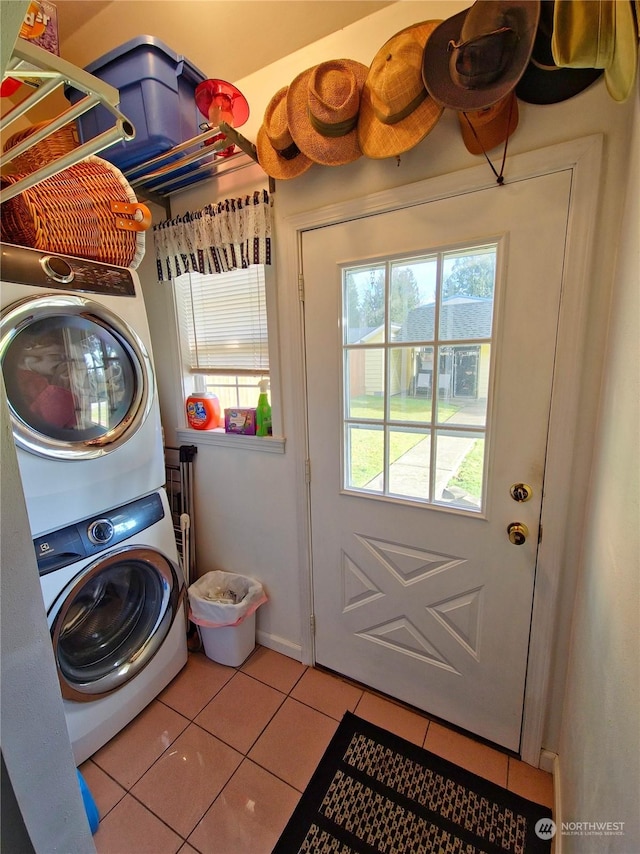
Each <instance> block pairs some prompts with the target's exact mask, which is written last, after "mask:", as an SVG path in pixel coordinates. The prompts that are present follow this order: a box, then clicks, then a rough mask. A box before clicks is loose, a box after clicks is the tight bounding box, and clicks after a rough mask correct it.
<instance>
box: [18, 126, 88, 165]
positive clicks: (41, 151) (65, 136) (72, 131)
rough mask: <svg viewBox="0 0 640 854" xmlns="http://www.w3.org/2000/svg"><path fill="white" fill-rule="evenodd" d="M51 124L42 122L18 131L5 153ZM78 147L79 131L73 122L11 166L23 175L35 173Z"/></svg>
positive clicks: (44, 140) (30, 149)
mask: <svg viewBox="0 0 640 854" xmlns="http://www.w3.org/2000/svg"><path fill="white" fill-rule="evenodd" d="M49 124H51V122H40V124H37V125H31V127H28V128H25V129H24V130H21V131H18V133H14V134H13V136H12V137H10V138H9V139H8V140H7V142H6V143H5V145H4V151H5V152H8V151H9V150H10V149H11V148H14V147H15V146H16V145H18V143H19V142H22V141H23V140H25V139H27V137H29V136H31V135H32V134H34V133H35V132H36V131H38V130H40V129H41V128H43V127H46V126H47V125H49ZM78 145H79V140H78V131H77V129H76V126H75V124H74V123H73V122H71V123H70V124H66V125H64V127H61V128H60V129H59V130H56V131H54V132H53V133H52V134H50V135H49V136H47V137H45V139H43V140H42V141H41V142H38V143H36V145H34V146H33V147H32V148H29V149H27V151H25V152H24V153H23V154H21V155H20V156H19V157H16V158H15V160H12V161H11V164H10V165H11V167H12V171H15V172H21V173H24V172H35V170H36V169H39V168H40V166H42V165H44V164H45V163H50V162H51V161H52V160H56V159H57V158H58V157H61V156H62V155H63V154H68V153H69V152H70V151H73V150H74V148H77V147H78Z"/></svg>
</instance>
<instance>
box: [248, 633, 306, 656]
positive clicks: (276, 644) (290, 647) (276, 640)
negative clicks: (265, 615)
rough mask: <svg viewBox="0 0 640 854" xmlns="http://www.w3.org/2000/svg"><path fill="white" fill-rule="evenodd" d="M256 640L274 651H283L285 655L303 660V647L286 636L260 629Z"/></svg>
mask: <svg viewBox="0 0 640 854" xmlns="http://www.w3.org/2000/svg"><path fill="white" fill-rule="evenodd" d="M256 640H257V642H258V643H259V644H260V646H264V647H266V648H267V649H272V650H273V651H274V652H281V653H282V654H283V655H286V656H288V657H289V658H293V659H295V660H296V661H302V647H301V646H300V644H296V643H291V641H289V640H287V639H286V638H281V637H278V636H277V635H272V634H270V633H269V632H263V631H260V629H258V631H257V632H256Z"/></svg>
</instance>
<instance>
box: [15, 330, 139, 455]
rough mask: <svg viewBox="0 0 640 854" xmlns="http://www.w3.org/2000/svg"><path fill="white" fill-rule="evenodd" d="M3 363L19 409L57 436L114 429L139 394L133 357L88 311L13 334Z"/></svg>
mask: <svg viewBox="0 0 640 854" xmlns="http://www.w3.org/2000/svg"><path fill="white" fill-rule="evenodd" d="M3 367H4V374H5V383H6V385H7V394H8V397H9V399H10V401H11V404H12V408H13V410H14V412H15V413H16V415H17V416H18V417H19V418H20V419H21V420H22V421H23V422H24V423H25V424H27V425H29V426H31V427H32V428H33V429H34V430H36V431H38V432H39V433H42V434H45V435H48V436H49V437H51V438H53V439H59V440H65V441H72V442H73V441H84V440H86V439H93V438H96V437H97V436H101V435H103V434H105V433H106V432H107V431H109V430H113V428H114V427H117V425H118V424H119V423H120V422H121V421H122V419H123V418H124V417H125V416H126V414H127V413H128V412H129V410H130V408H131V406H132V404H133V403H134V401H135V398H136V396H137V394H136V392H137V389H136V373H135V371H134V369H133V365H132V362H131V357H130V356H129V354H128V353H127V351H126V350H125V349H124V347H123V346H122V344H121V343H120V342H119V341H118V339H117V338H116V337H115V335H114V334H113V333H112V332H111V331H109V330H108V329H104V328H102V327H100V326H97V325H96V323H95V322H94V321H91V320H89V319H87V318H86V317H77V316H73V315H70V316H62V317H46V318H43V319H40V320H36V321H34V322H33V323H31V324H30V325H29V326H27V327H26V328H24V329H21V330H20V331H19V332H18V333H17V334H16V335H15V337H14V338H13V339H12V341H11V342H10V345H9V346H8V347H7V350H6V353H5V355H4V363H3Z"/></svg>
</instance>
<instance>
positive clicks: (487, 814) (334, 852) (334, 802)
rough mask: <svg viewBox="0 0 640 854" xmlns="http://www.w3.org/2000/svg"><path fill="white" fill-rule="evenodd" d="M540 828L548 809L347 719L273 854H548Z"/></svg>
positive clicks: (352, 717) (365, 723)
mask: <svg viewBox="0 0 640 854" xmlns="http://www.w3.org/2000/svg"><path fill="white" fill-rule="evenodd" d="M541 819H542V820H543V821H542V828H541V832H542V834H543V835H545V834H544V831H545V830H546V829H547V828H548V824H547V821H548V820H549V819H551V810H550V809H549V808H548V807H544V806H541V805H540V804H536V803H533V801H529V800H526V799H525V798H522V797H520V796H519V795H516V794H514V793H513V792H509V791H507V790H506V789H503V788H502V787H501V786H497V785H495V784H494V783H491V782H489V781H488V780H484V779H483V778H482V777H478V776H477V775H476V774H472V773H470V772H469V771H466V770H465V769H464V768H460V767H459V766H458V765H454V764H453V763H452V762H447V761H446V760H445V759H441V758H440V757H439V756H436V755H435V754H433V753H430V752H429V751H427V750H423V749H422V748H420V747H416V745H415V744H412V743H411V742H410V741H406V740H405V739H404V738H399V737H398V736H396V735H394V734H393V733H390V732H387V730H384V729H381V728H380V727H377V726H374V725H373V724H370V723H369V722H368V721H364V720H362V719H360V718H358V717H356V716H355V715H353V714H351V713H350V712H346V713H345V716H344V718H343V719H342V722H341V723H340V725H339V727H338V729H337V730H336V733H335V735H334V737H333V739H332V740H331V743H330V744H329V747H328V748H327V750H326V752H325V754H324V756H323V757H322V759H321V760H320V764H319V765H318V767H317V768H316V770H315V772H314V774H313V777H312V778H311V780H310V781H309V785H308V786H307V788H306V790H305V792H304V794H303V795H302V798H301V799H300V801H299V803H298V806H297V807H296V809H295V811H294V813H293V815H292V816H291V819H290V820H289V823H288V824H287V826H286V828H285V829H284V831H283V833H282V836H281V837H280V839H279V840H278V843H277V845H276V847H275V848H274V850H273V854H296V852H298V854H302V852H305V853H306V852H308V854H352V852H353V854H430V852H438V854H549V852H550V851H551V842H550V841H549V840H548V839H544V840H543V839H540V838H539V837H538V835H537V834H536V832H535V825H536V822H538V821H540V820H541ZM545 825H547V828H545Z"/></svg>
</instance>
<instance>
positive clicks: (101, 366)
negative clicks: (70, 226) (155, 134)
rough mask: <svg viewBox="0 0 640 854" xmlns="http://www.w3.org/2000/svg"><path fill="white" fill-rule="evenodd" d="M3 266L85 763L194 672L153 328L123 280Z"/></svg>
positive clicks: (18, 407) (25, 450)
mask: <svg viewBox="0 0 640 854" xmlns="http://www.w3.org/2000/svg"><path fill="white" fill-rule="evenodd" d="M0 252H1V265H2V266H1V274H2V283H1V290H0V299H1V301H2V303H1V306H0V307H1V309H2V313H1V328H0V358H1V360H2V371H3V375H4V382H5V387H6V392H7V401H8V405H9V411H10V415H11V422H12V428H13V435H14V439H15V444H16V452H17V457H18V465H19V468H20V474H21V479H22V486H23V491H24V495H25V499H26V505H27V512H28V515H29V524H30V528H31V534H32V537H33V543H34V548H35V552H36V557H37V563H38V570H39V573H40V582H41V589H42V594H43V599H44V604H45V608H46V611H47V619H48V624H49V628H50V632H51V639H52V644H53V651H54V657H55V662H56V667H57V671H58V678H59V682H60V687H61V692H62V698H63V704H64V710H65V716H66V721H67V728H68V730H69V737H70V740H71V744H72V747H73V751H74V756H75V759H76V762H77V763H78V764H80V763H81V762H83V761H84V760H85V759H87V758H88V757H89V756H90V755H91V754H92V753H94V752H95V751H96V750H98V749H99V748H100V747H102V746H103V745H104V744H105V743H106V742H107V741H108V740H109V739H110V738H112V737H113V736H114V735H115V734H116V733H117V732H118V731H119V730H120V729H122V727H124V726H125V725H126V724H128V723H129V722H130V721H131V720H132V719H133V718H134V717H135V716H136V715H137V714H138V713H139V712H140V711H141V710H142V709H143V708H144V707H145V706H146V705H148V703H150V702H151V701H152V700H153V699H154V698H155V697H156V696H157V695H158V693H159V692H160V691H161V690H162V689H163V688H164V687H165V686H166V685H167V684H168V683H169V682H170V681H171V680H172V679H173V677H174V676H175V675H176V674H177V673H178V672H179V671H180V670H181V668H182V667H183V666H184V665H185V663H186V661H187V641H186V636H187V632H186V619H185V598H186V590H185V582H184V577H183V573H182V570H181V567H180V562H179V557H178V553H177V547H176V540H175V534H174V529H173V522H172V518H171V513H170V509H169V506H168V502H167V496H166V492H165V489H164V483H165V466H164V452H163V445H162V430H161V423H160V412H159V406H158V396H157V390H156V383H155V377H154V369H153V363H152V356H151V343H150V335H149V326H148V321H147V315H146V310H145V306H144V300H143V296H142V292H141V288H140V282H139V279H138V277H137V274H136V273H135V271H133V270H131V269H127V268H121V267H115V266H112V265H109V264H102V263H98V262H94V261H88V260H85V259H82V258H75V257H69V256H63V255H57V254H51V253H42V252H40V251H39V250H35V249H28V248H24V247H21V246H14V245H8V244H0Z"/></svg>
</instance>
